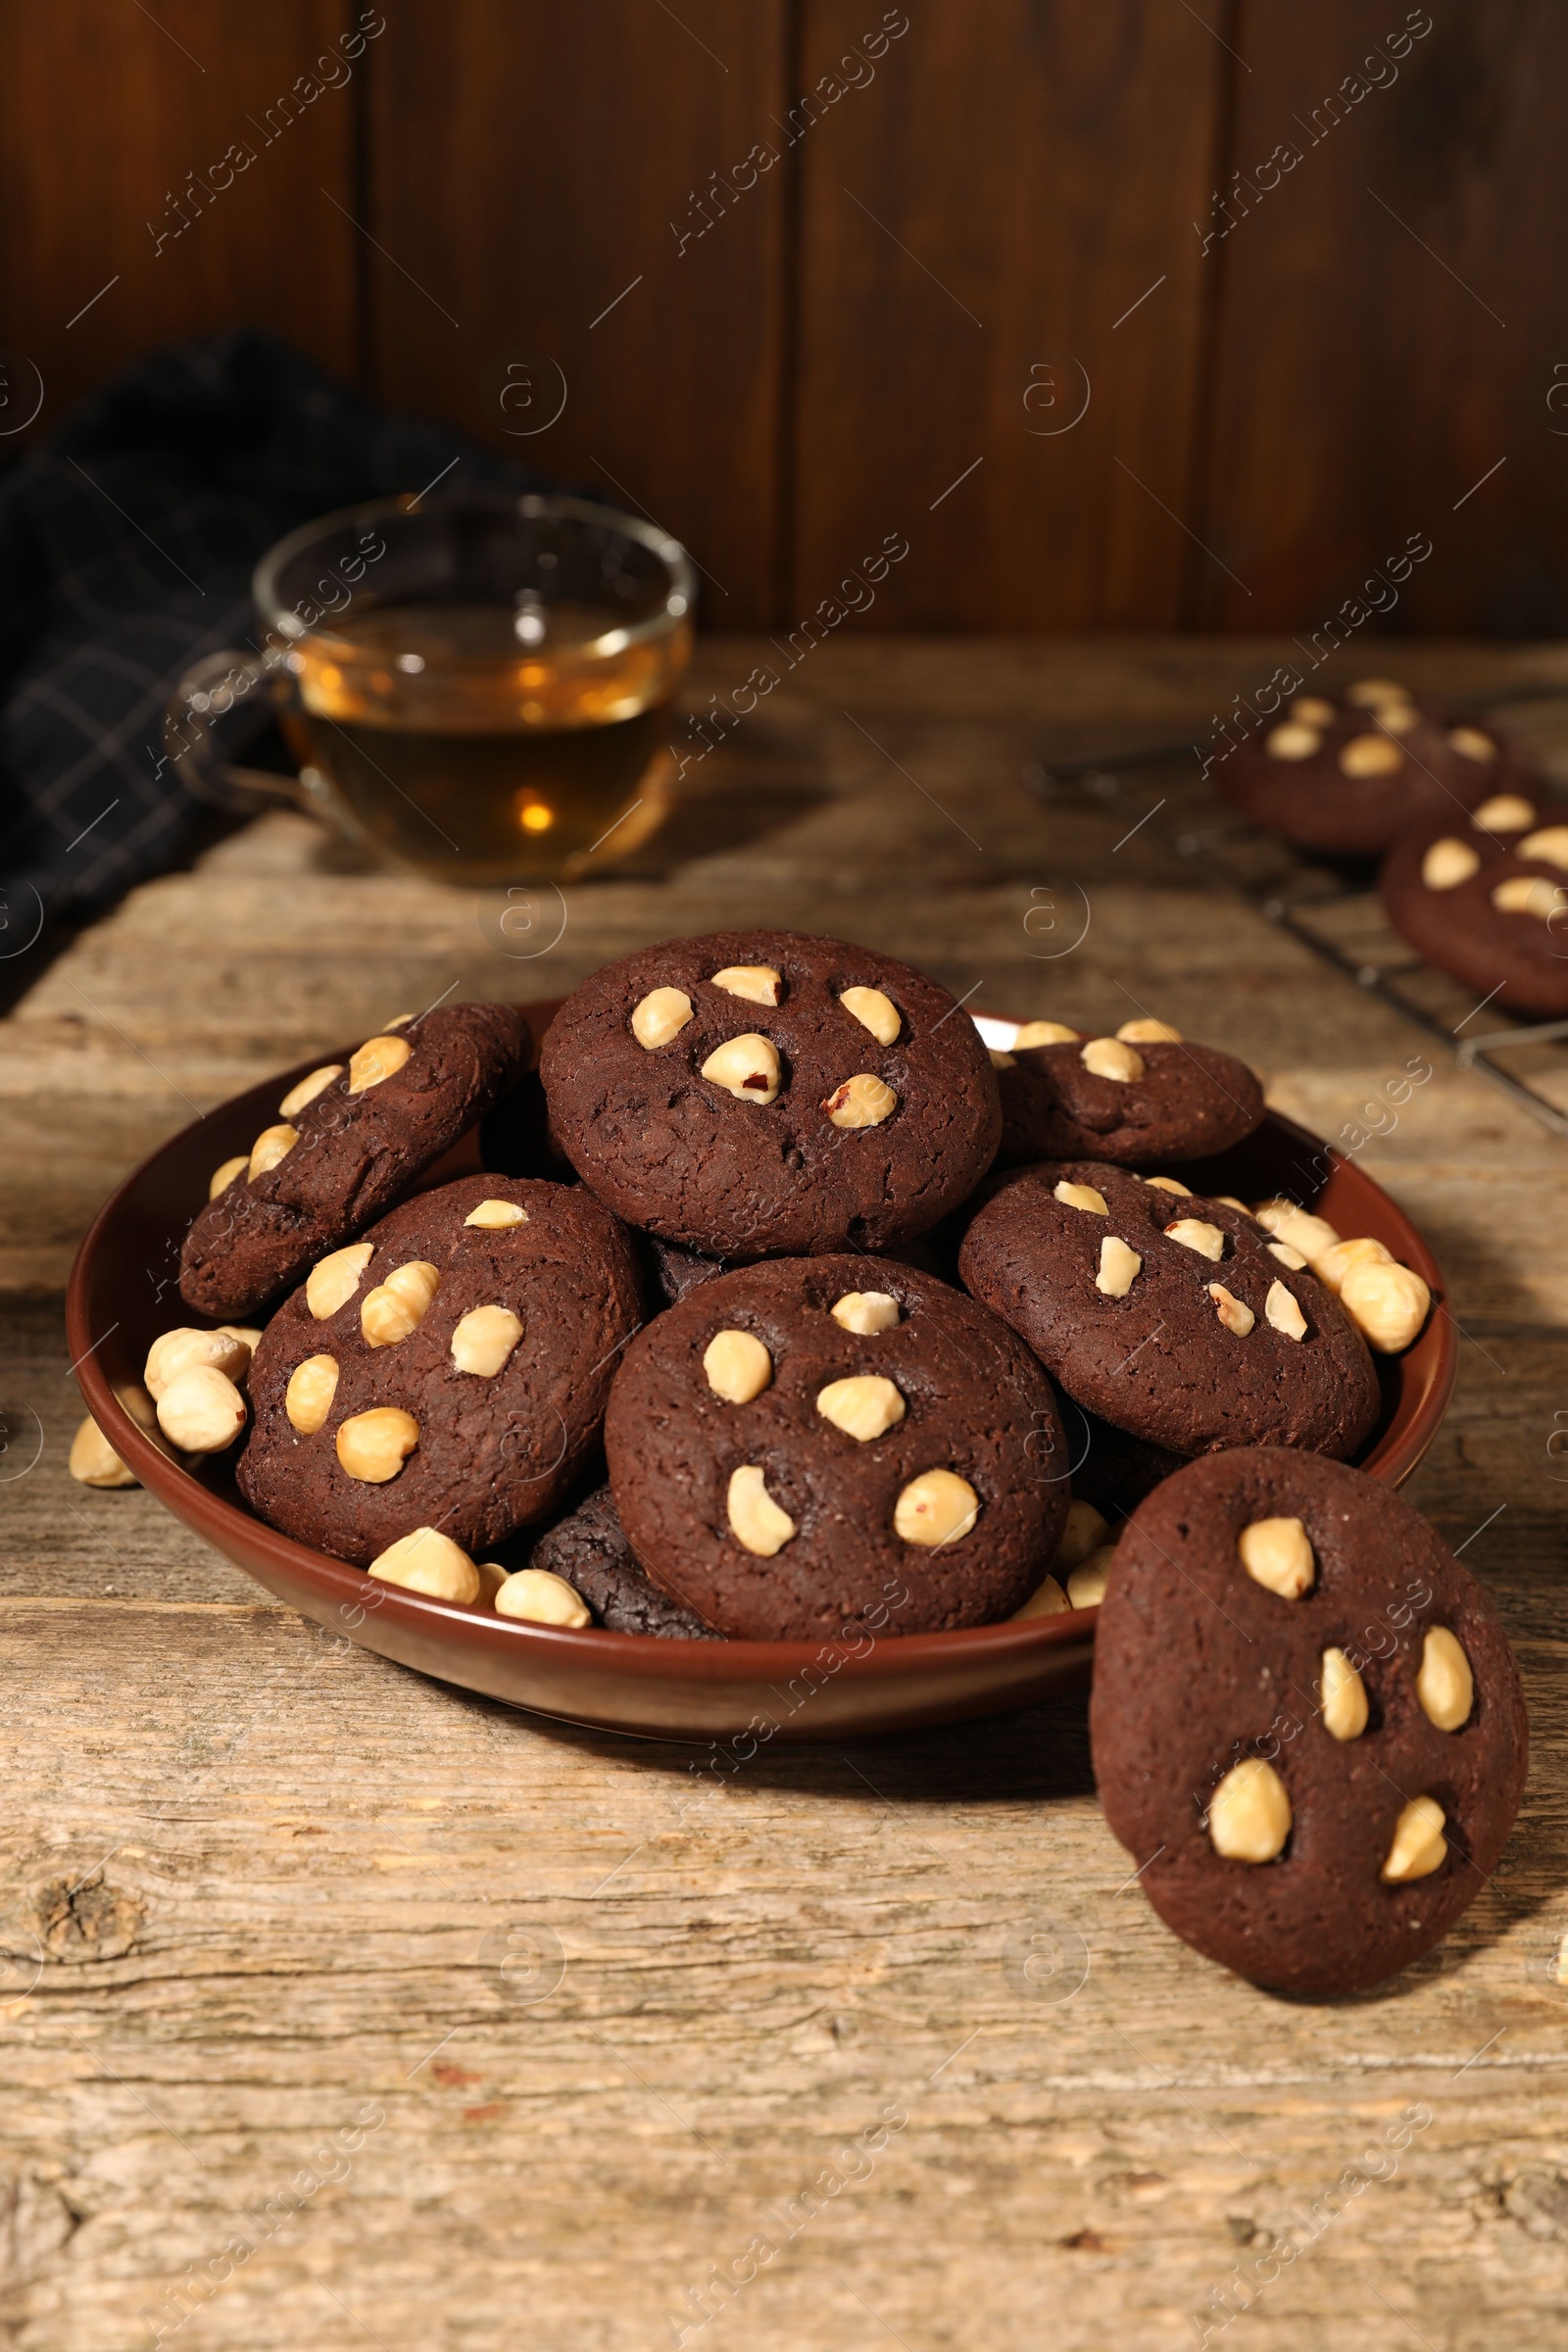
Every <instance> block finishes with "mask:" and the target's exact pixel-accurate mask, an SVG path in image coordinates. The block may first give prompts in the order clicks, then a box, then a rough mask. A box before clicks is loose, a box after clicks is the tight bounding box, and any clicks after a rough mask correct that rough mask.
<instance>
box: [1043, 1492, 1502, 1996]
mask: <svg viewBox="0 0 1568 2352" xmlns="http://www.w3.org/2000/svg"><path fill="white" fill-rule="evenodd" d="M1089 1720H1090V1735H1091V1738H1092V1740H1093V1743H1094V1758H1095V1776H1096V1779H1097V1780H1098V1782H1099V1785H1100V1799H1101V1802H1102V1804H1103V1806H1104V1808H1105V1817H1106V1819H1107V1821H1108V1822H1109V1824H1110V1827H1111V1829H1112V1831H1113V1832H1114V1833H1115V1836H1116V1837H1117V1838H1119V1839H1120V1841H1121V1843H1122V1844H1123V1845H1124V1846H1125V1847H1126V1848H1127V1851H1128V1852H1129V1854H1131V1855H1132V1856H1133V1857H1134V1861H1135V1864H1136V1865H1138V1866H1140V1868H1139V1884H1140V1885H1141V1886H1142V1887H1143V1888H1144V1891H1145V1893H1146V1894H1147V1895H1148V1896H1149V1899H1150V1901H1151V1902H1152V1904H1153V1906H1154V1909H1155V1910H1156V1911H1157V1912H1158V1913H1159V1916H1160V1918H1161V1919H1162V1920H1163V1921H1164V1922H1165V1924H1166V1926H1167V1927H1168V1928H1171V1929H1172V1930H1173V1931H1174V1932H1175V1934H1176V1935H1178V1936H1182V1937H1183V1938H1184V1940H1185V1941H1186V1942H1188V1943H1191V1944H1195V1945H1196V1946H1197V1948H1198V1949H1199V1950H1200V1951H1201V1952H1204V1953H1206V1954H1207V1955H1208V1957H1209V1958H1210V1959H1212V1960H1218V1961H1220V1962H1221V1963H1222V1964H1223V1965H1224V1966H1225V1967H1226V1968H1232V1969H1235V1970H1236V1972H1237V1974H1238V1975H1240V1976H1244V1977H1248V1978H1250V1980H1251V1981H1252V1983H1254V1984H1256V1985H1269V1986H1272V1987H1273V1988H1274V1989H1276V1990H1278V1991H1282V1992H1295V1993H1347V1992H1356V1991H1360V1990H1362V1989H1363V1988H1364V1987H1365V1986H1367V1985H1377V1984H1380V1983H1381V1982H1382V1981H1383V1979H1384V1978H1386V1977H1391V1976H1393V1975H1394V1974H1395V1973H1396V1971H1397V1970H1398V1969H1401V1968H1404V1967H1406V1966H1408V1964H1409V1963H1410V1961H1412V1960H1414V1959H1416V1958H1417V1957H1418V1956H1419V1954H1420V1953H1422V1952H1424V1951H1426V1950H1427V1949H1428V1948H1429V1947H1430V1946H1431V1945H1432V1944H1434V1943H1436V1942H1437V1940H1438V1938H1439V1937H1440V1936H1443V1935H1446V1932H1447V1930H1448V1929H1449V1928H1450V1927H1452V1925H1453V1923H1454V1921H1455V1920H1456V1919H1457V1918H1458V1916H1459V1914H1460V1912H1461V1911H1463V1910H1464V1908H1465V1906H1466V1904H1467V1903H1469V1902H1470V1901H1471V1899H1472V1898H1473V1897H1474V1896H1475V1895H1476V1894H1478V1893H1479V1892H1480V1890H1481V1888H1482V1887H1483V1886H1484V1885H1485V1884H1486V1881H1487V1878H1488V1876H1489V1874H1490V1873H1491V1872H1492V1871H1493V1870H1495V1867H1496V1863H1497V1857H1498V1855H1499V1854H1500V1853H1501V1851H1502V1848H1503V1845H1504V1843H1505V1841H1506V1839H1507V1836H1508V1832H1509V1829H1510V1828H1511V1827H1512V1824H1513V1818H1514V1815H1515V1813H1516V1812H1517V1810H1518V1806H1519V1797H1520V1793H1521V1790H1522V1789H1523V1787H1524V1780H1525V1764H1526V1741H1527V1726H1526V1719H1525V1707H1524V1698H1523V1695H1522V1693H1521V1691H1520V1688H1519V1677H1518V1673H1517V1671H1516V1669H1515V1666H1514V1662H1513V1658H1512V1656H1511V1654H1510V1652H1509V1648H1508V1644H1507V1642H1506V1640H1505V1639H1504V1637H1503V1633H1502V1630H1501V1628H1500V1626H1499V1625H1498V1623H1497V1619H1496V1616H1495V1613H1494V1610H1493V1608H1492V1604H1491V1602H1490V1601H1489V1600H1488V1599H1487V1596H1486V1594H1485V1593H1483V1592H1482V1591H1481V1589H1480V1587H1479V1586H1478V1585H1477V1584H1476V1582H1475V1580H1474V1578H1473V1577H1471V1576H1470V1575H1469V1574H1468V1573H1467V1572H1466V1571H1465V1569H1464V1568H1462V1567H1461V1566H1460V1564H1459V1562H1458V1561H1457V1560H1455V1559H1454V1557H1453V1556H1452V1554H1451V1553H1450V1552H1449V1551H1448V1549H1447V1547H1446V1544H1444V1543H1443V1542H1442V1541H1441V1540H1440V1538H1439V1537H1438V1536H1437V1535H1436V1533H1435V1532H1434V1531H1433V1529H1432V1528H1430V1527H1429V1526H1428V1525H1427V1523H1426V1521H1425V1520H1424V1519H1423V1518H1422V1517H1421V1515H1420V1513H1419V1512H1418V1511H1415V1510H1412V1508H1411V1507H1410V1505H1409V1504H1408V1503H1407V1502H1401V1501H1400V1499H1399V1497H1398V1495H1396V1494H1394V1493H1393V1492H1392V1490H1391V1489H1390V1488H1388V1487H1386V1486H1383V1485H1381V1484H1379V1482H1378V1481H1376V1480H1375V1479H1370V1478H1366V1477H1363V1476H1362V1475H1361V1473H1360V1472H1359V1471H1355V1470H1348V1469H1346V1468H1344V1467H1342V1466H1341V1465H1340V1464H1338V1463H1335V1462H1328V1461H1324V1460H1322V1459H1321V1458H1319V1457H1314V1456H1313V1455H1311V1454H1302V1453H1297V1452H1293V1451H1290V1450H1288V1449H1286V1448H1283V1447H1273V1446H1270V1447H1262V1448H1259V1449H1257V1450H1255V1451H1253V1450H1248V1451H1241V1452H1234V1453H1226V1454H1222V1455H1219V1456H1217V1457H1215V1458H1213V1459H1211V1460H1208V1461H1203V1462H1195V1463H1193V1464H1192V1465H1191V1466H1190V1467H1189V1468H1188V1469H1186V1470H1183V1471H1180V1472H1179V1473H1178V1474H1177V1476H1176V1477H1174V1478H1172V1479H1167V1481H1166V1482H1165V1484H1164V1485H1163V1486H1162V1487H1161V1488H1160V1489H1159V1490H1158V1492H1157V1493H1156V1494H1154V1495H1151V1496H1150V1497H1149V1499H1148V1501H1147V1502H1145V1503H1143V1504H1142V1505H1141V1506H1140V1508H1139V1509H1138V1510H1137V1511H1136V1512H1135V1513H1134V1515H1133V1517H1132V1519H1131V1520H1130V1521H1129V1522H1128V1524H1127V1526H1126V1527H1125V1528H1124V1529H1123V1531H1122V1534H1121V1538H1120V1542H1119V1544H1118V1545H1117V1549H1116V1555H1115V1560H1114V1563H1113V1565H1112V1567H1111V1570H1110V1578H1109V1587H1108V1590H1107V1592H1106V1594H1105V1599H1104V1602H1103V1606H1102V1608H1101V1612H1100V1619H1099V1624H1098V1626H1097V1628H1096V1634H1095V1689H1094V1697H1093V1699H1092V1701H1091V1707H1090V1719H1089Z"/></svg>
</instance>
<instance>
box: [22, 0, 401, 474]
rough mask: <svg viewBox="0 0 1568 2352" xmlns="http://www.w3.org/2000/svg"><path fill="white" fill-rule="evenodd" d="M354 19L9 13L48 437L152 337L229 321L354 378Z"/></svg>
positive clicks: (26, 343) (313, 6) (337, 5)
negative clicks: (268, 331) (75, 403)
mask: <svg viewBox="0 0 1568 2352" xmlns="http://www.w3.org/2000/svg"><path fill="white" fill-rule="evenodd" d="M360 13H361V12H360V9H359V7H358V5H357V0H274V5H272V6H270V7H268V8H266V9H225V10H221V11H220V10H217V9H215V8H213V7H212V6H211V5H210V4H209V0H153V5H151V6H149V7H147V8H136V7H132V6H129V5H127V6H124V7H120V6H113V7H109V8H104V7H101V6H99V5H97V4H96V0H51V5H50V6H49V7H48V8H45V9H37V8H29V7H25V6H22V5H18V4H17V0H5V4H4V5H3V6H0V46H3V48H4V53H5V57H6V61H7V62H6V73H5V78H4V86H3V87H0V282H3V283H4V286H5V290H6V324H5V343H6V346H7V349H8V351H9V352H10V353H12V354H15V355H20V357H22V358H25V359H26V360H29V361H31V362H32V363H33V365H34V366H35V367H36V368H38V369H39V370H40V372H41V374H42V376H43V381H44V392H45V399H44V407H43V411H42V415H41V417H40V418H39V420H38V427H37V429H39V430H43V429H46V428H47V427H48V426H49V425H50V424H52V423H54V422H55V421H57V420H58V418H59V417H60V415H61V412H62V410H63V409H64V407H65V406H66V405H67V404H68V403H69V402H71V401H72V400H73V399H75V398H77V397H78V396H79V395H80V394H81V393H83V392H85V391H88V390H91V389H92V388H93V387H94V386H95V385H96V384H97V383H98V382H99V381H100V380H101V379H102V378H103V376H104V375H106V374H107V373H108V372H109V371H110V370H111V369H112V368H117V367H119V366H120V365H121V364H122V363H123V361H125V360H127V359H130V358H133V357H134V356H135V355H136V354H137V353H139V352H141V351H144V350H146V349H147V347H148V346H149V345H150V344H154V343H161V342H164V341H166V340H168V339H170V338H172V337H174V336H180V335H189V334H199V333H203V332H207V331H210V330H211V329H213V328H216V327H221V326H227V325H230V324H232V323H233V322H234V321H235V320H237V319H246V320H250V321H254V322H256V323H258V324H260V325H263V326H270V327H274V328H276V329H277V331H278V332H279V333H281V334H285V335H290V336H292V337H293V339H294V340H295V341H296V342H297V343H300V344H303V346H304V347H305V349H306V350H308V351H310V352H313V353H314V354H315V355H316V357H317V358H318V359H320V360H322V361H324V362H325V363H326V364H327V365H328V366H330V367H333V368H340V369H342V370H343V371H345V372H348V371H350V370H352V368H353V366H354V364H355V267H356V257H355V252H354V246H355V241H356V232H355V230H354V229H353V227H352V226H351V224H350V223H349V221H346V220H345V219H344V217H343V214H342V213H341V212H339V211H336V210H334V200H335V203H336V204H337V205H341V206H345V207H347V208H349V209H350V210H352V208H353V206H354V202H355V197H354V187H353V156H354V143H355V107H356V104H357V99H358V94H359V93H358V91H357V89H356V87H355V84H356V82H357V81H358V80H359V78H360V76H361V74H362V73H363V71H364V61H363V59H361V60H360V61H359V62H357V63H356V62H355V60H354V58H353V57H352V55H346V54H345V52H344V48H343V45H342V39H341V36H344V35H350V34H351V28H352V26H353V25H354V24H355V22H356V20H357V19H358V17H359V15H360ZM366 13H367V15H368V17H369V18H370V19H371V20H373V19H374V17H375V15H376V11H375V10H373V9H369V10H368V11H367V12H366ZM351 46H352V39H351ZM366 54H367V55H369V54H373V48H370V49H367V51H366ZM323 57H325V58H326V59H327V61H328V62H327V64H326V66H325V67H324V68H322V69H321V71H320V72H318V71H317V69H318V66H319V61H320V60H321V59H322V58H323ZM328 77H330V80H331V81H332V82H334V83H338V84H340V85H341V86H337V87H330V86H327V80H328ZM307 90H311V91H314V92H315V93H316V95H314V96H307V95H306V91H307ZM233 148H239V149H241V150H243V151H245V152H248V154H249V157H250V159H251V160H250V161H248V162H243V163H242V162H240V161H239V159H238V158H237V157H231V156H230V152H229V151H230V150H231V149H233ZM225 158H228V159H229V160H228V161H227V163H226V165H225V161H224V159H225ZM215 166H217V167H219V170H218V172H217V174H216V176H215V172H214V169H213V167H215ZM225 172H226V173H227V182H226V184H219V183H220V182H222V181H223V179H224V173H225ZM192 175H194V178H193V177H192ZM323 191H324V193H323ZM160 240H162V242H160ZM111 281H117V282H111ZM89 304H90V306H91V307H90V308H86V309H85V311H84V306H86V305H89ZM77 314H83V315H80V316H78V315H77ZM12 375H13V377H14V378H17V379H18V381H19V382H20V380H21V374H20V371H19V370H18V369H17V368H13V369H12ZM22 397H23V395H22V394H21V392H20V391H19V390H17V389H16V386H15V385H14V386H13V409H12V412H11V413H10V414H8V413H6V412H0V416H5V417H6V420H7V421H8V422H9V421H13V420H15V421H20V419H16V418H15V417H14V408H15V403H16V402H17V401H19V400H20V399H21V398H22ZM7 446H12V447H14V446H15V444H8V443H6V442H4V441H0V448H5V447H7Z"/></svg>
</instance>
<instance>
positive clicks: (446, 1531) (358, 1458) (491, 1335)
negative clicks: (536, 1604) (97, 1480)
mask: <svg viewBox="0 0 1568 2352" xmlns="http://www.w3.org/2000/svg"><path fill="white" fill-rule="evenodd" d="M641 1306H642V1299H641V1282H640V1277H639V1273H638V1268H637V1260H636V1257H635V1255H634V1253H633V1250H632V1244H631V1236H630V1235H629V1234H628V1233H627V1231H626V1229H625V1227H624V1226H623V1225H622V1224H621V1222H620V1220H619V1219H618V1218H617V1217H615V1216H613V1215H612V1214H611V1212H610V1210H609V1209H608V1208H606V1207H605V1205H604V1203H603V1202H602V1201H596V1200H595V1199H594V1197H593V1195H592V1193H590V1192H587V1191H585V1190H584V1188H583V1187H582V1186H581V1185H564V1184H549V1183H546V1182H544V1181H543V1180H540V1179H529V1178H526V1177H515V1176H465V1177H461V1178H460V1179H459V1180H458V1181H457V1183H455V1184H448V1185H443V1186H441V1187H440V1189H439V1190H438V1191H435V1192H430V1193H421V1194H420V1195H419V1196H418V1197H417V1199H416V1200H413V1201H405V1202H404V1203H403V1205H402V1207H401V1208H395V1209H393V1210H392V1212H391V1214H390V1215H389V1216H386V1217H383V1218H382V1219H381V1220H380V1222H379V1223H378V1224H375V1225H372V1226H371V1228H370V1230H369V1231H368V1233H367V1234H366V1235H365V1236H364V1237H363V1239H362V1240H360V1241H358V1242H352V1243H350V1244H349V1245H348V1246H347V1247H346V1248H345V1249H341V1250H332V1251H330V1252H329V1253H328V1254H327V1256H325V1257H324V1258H321V1259H319V1261H318V1263H317V1264H316V1265H315V1266H313V1267H312V1269H311V1273H310V1277H309V1280H308V1281H307V1282H306V1284H305V1286H304V1288H303V1289H301V1290H298V1291H296V1292H295V1293H294V1295H293V1297H292V1298H290V1299H285V1301H284V1302H283V1304H282V1305H281V1306H280V1307H279V1308H278V1310H277V1312H276V1314H275V1315H274V1316H273V1317H272V1319H271V1321H270V1323H269V1325H268V1326H267V1329H266V1330H265V1331H264V1332H263V1334H262V1337H261V1339H260V1340H259V1342H258V1343H257V1346H256V1349H255V1353H254V1354H253V1356H252V1358H251V1367H250V1376H249V1386H250V1399H251V1409H252V1414H253V1426H252V1429H251V1434H250V1439H249V1442H248V1443H247V1445H246V1447H245V1451H244V1452H243V1454H242V1455H241V1456H240V1461H239V1466H238V1470H237V1473H236V1476H237V1478H238V1481H239V1489H240V1492H241V1494H242V1495H244V1496H245V1499H246V1501H247V1502H248V1503H250V1504H251V1506H252V1508H253V1509H255V1510H257V1511H259V1512H260V1513H261V1515H262V1517H263V1518H264V1519H267V1520H270V1523H271V1524H272V1526H273V1527H278V1528H281V1529H282V1530H283V1532H284V1534H285V1535H290V1536H293V1537H294V1538H295V1539H296V1540H297V1541H298V1542H299V1543H302V1544H314V1545H316V1546H317V1547H318V1548H319V1549H320V1550H322V1551H329V1552H331V1553H333V1554H334V1556H335V1557H336V1558H338V1559H341V1560H352V1561H354V1562H356V1563H357V1564H358V1565H359V1566H361V1567H368V1565H369V1563H370V1562H371V1561H372V1560H373V1559H375V1558H376V1557H377V1556H378V1555H379V1554H380V1553H381V1552H383V1551H385V1550H386V1549H387V1548H388V1547H389V1546H390V1545H391V1544H395V1543H396V1542H398V1540H399V1539H400V1538H402V1537H404V1536H409V1535H413V1534H414V1533H416V1532H417V1530H418V1529H420V1528H434V1529H436V1530H438V1531H439V1532H440V1534H442V1535H443V1536H446V1537H449V1538H450V1539H451V1541H452V1542H453V1543H454V1544H457V1545H458V1546H459V1547H460V1548H461V1549H462V1550H464V1551H466V1552H468V1553H469V1554H472V1555H477V1556H480V1557H482V1556H483V1553H484V1551H485V1548H486V1547H487V1546H488V1545H490V1544H496V1543H499V1542H500V1541H501V1540H502V1538H504V1537H505V1536H508V1535H510V1534H511V1533H512V1532H513V1530H514V1529H515V1528H518V1527H523V1526H527V1525H528V1524H530V1523H531V1522H532V1521H534V1520H536V1519H543V1518H545V1517H547V1516H548V1514H549V1513H550V1512H551V1511H552V1510H554V1509H556V1508H557V1507H558V1506H559V1504H560V1503H561V1502H562V1500H563V1499H564V1496H565V1495H568V1494H570V1492H571V1491H572V1488H573V1487H574V1485H575V1484H576V1482H577V1479H578V1477H579V1476H580V1474H581V1472H582V1470H583V1468H584V1465H585V1463H586V1460H587V1458H588V1456H589V1455H590V1453H591V1451H592V1448H593V1446H594V1445H595V1443H596V1441H597V1439H598V1436H599V1429H600V1423H601V1420H602V1418H603V1414H604V1408H605V1399H606V1397H607V1396H608V1394H609V1389H610V1379H611V1372H612V1369H613V1365H614V1362H615V1360H616V1357H617V1355H618V1353H619V1350H620V1348H622V1347H623V1346H624V1344H625V1342H626V1341H627V1340H628V1339H629V1338H630V1337H631V1334H632V1333H633V1332H634V1331H635V1330H636V1328H637V1324H638V1321H639V1318H640V1314H641Z"/></svg>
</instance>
